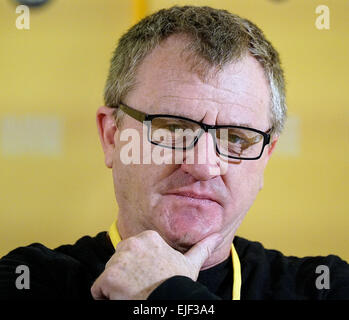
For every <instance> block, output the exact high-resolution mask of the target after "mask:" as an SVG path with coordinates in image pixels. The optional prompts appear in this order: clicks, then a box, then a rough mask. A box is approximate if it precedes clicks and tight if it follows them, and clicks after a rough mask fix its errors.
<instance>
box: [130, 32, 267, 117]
mask: <svg viewBox="0 0 349 320" xmlns="http://www.w3.org/2000/svg"><path fill="white" fill-rule="evenodd" d="M186 48H187V42H186V41H185V40H183V39H182V38H180V37H170V38H168V39H167V40H165V41H163V42H162V43H161V44H160V45H158V46H157V47H156V48H155V49H154V50H153V51H152V52H151V53H150V54H149V55H148V56H147V57H146V58H145V59H144V60H143V61H142V63H141V64H140V65H139V67H138V70H137V74H136V84H135V86H134V89H133V90H132V91H133V92H132V94H131V95H130V96H131V97H132V96H133V98H132V99H134V100H135V103H137V104H138V105H139V103H140V101H141V106H142V107H144V108H147V110H145V109H143V111H145V112H149V113H156V112H159V111H162V112H168V113H171V112H169V111H171V110H173V112H172V113H176V112H177V113H180V114H182V113H183V110H181V108H180V106H184V109H185V110H186V111H188V110H187V109H188V108H189V109H191V110H195V111H198V112H200V110H199V109H200V108H201V109H203V110H202V112H205V110H206V109H212V108H221V113H222V112H223V113H225V114H226V117H228V118H229V117H232V118H236V117H237V116H238V115H240V117H241V116H242V117H253V118H256V117H259V118H260V120H261V121H262V122H263V121H268V114H269V108H270V103H271V101H270V91H269V85H268V81H267V78H266V76H265V73H264V70H263V68H262V66H261V65H260V64H259V62H258V61H257V60H256V59H255V58H253V57H252V56H251V55H249V54H246V55H244V56H243V57H241V58H240V59H238V60H237V61H234V62H231V63H229V64H226V65H225V66H224V67H223V68H221V69H217V68H213V67H211V68H208V64H207V63H205V61H204V60H203V59H202V58H200V57H196V56H195V55H194V54H190V52H189V51H188V50H186ZM139 106H140V105H139ZM159 108H161V110H157V109H159ZM162 108H167V109H171V110H162ZM224 110H225V111H226V112H224ZM230 113H231V114H230ZM229 114H230V115H229ZM245 120H246V119H245Z"/></svg>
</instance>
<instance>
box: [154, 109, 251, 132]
mask: <svg viewBox="0 0 349 320" xmlns="http://www.w3.org/2000/svg"><path fill="white" fill-rule="evenodd" d="M151 114H159V115H171V116H176V117H183V118H186V119H188V120H193V121H196V122H201V123H205V122H203V121H202V119H200V120H196V119H192V118H189V117H188V116H187V115H186V114H183V113H179V112H176V111H175V110H174V109H173V108H171V109H170V108H166V107H165V108H164V109H162V110H161V112H160V113H159V112H155V113H151ZM205 124H207V123H205ZM214 125H216V126H233V127H234V126H236V127H246V128H251V129H252V128H254V126H253V125H251V124H250V123H246V122H233V123H228V124H214Z"/></svg>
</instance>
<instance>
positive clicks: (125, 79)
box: [104, 6, 287, 135]
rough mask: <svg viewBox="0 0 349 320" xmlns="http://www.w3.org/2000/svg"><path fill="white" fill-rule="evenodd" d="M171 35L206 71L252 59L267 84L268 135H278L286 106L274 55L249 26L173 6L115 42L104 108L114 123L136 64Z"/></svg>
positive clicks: (223, 15) (221, 14)
mask: <svg viewBox="0 0 349 320" xmlns="http://www.w3.org/2000/svg"><path fill="white" fill-rule="evenodd" d="M174 34H184V35H186V36H188V41H189V45H188V47H187V49H189V50H190V52H192V53H193V55H194V57H197V58H200V60H201V62H202V63H201V67H202V66H204V65H207V66H209V67H210V68H211V69H212V68H215V69H216V70H219V69H222V68H223V67H224V66H225V65H226V64H227V63H231V62H232V61H236V60H237V59H239V58H241V57H242V56H243V55H244V54H246V53H250V54H251V55H252V56H253V57H255V59H256V60H257V61H259V63H260V64H261V65H262V67H263V69H264V71H265V74H266V77H267V79H268V81H269V87H270V95H271V105H270V109H271V112H270V122H271V125H272V128H273V129H272V134H276V135H279V134H280V133H281V131H282V129H283V127H284V123H285V121H286V116H287V115H286V113H287V106H286V98H285V79H284V73H283V70H282V68H281V62H280V58H279V54H278V52H277V51H276V50H275V49H274V47H273V46H272V44H271V43H270V42H269V41H268V40H267V39H266V38H265V36H264V34H263V32H262V30H261V29H259V28H258V27H257V26H256V25H255V24H253V23H252V22H250V21H249V20H247V19H244V18H241V17H239V16H238V15H235V14H232V13H230V12H228V11H226V10H221V9H214V8H210V7H196V6H181V7H180V6H174V7H171V8H169V9H162V10H159V11H157V12H155V13H153V14H152V15H149V16H147V17H145V18H144V19H142V20H141V21H140V22H138V23H137V24H136V25H134V26H133V27H131V28H130V29H129V30H128V31H127V32H126V33H125V34H124V35H123V36H122V37H121V38H120V40H119V43H118V46H117V47H116V49H115V51H114V54H113V57H112V59H111V63H110V69H109V74H108V78H107V82H106V86H105V90H104V102H105V105H106V106H108V107H111V108H115V109H116V110H115V112H114V115H115V116H116V117H117V115H118V112H117V110H118V108H117V107H118V104H119V103H120V101H121V100H122V99H123V98H124V97H125V96H126V95H127V93H128V92H129V91H130V90H131V89H132V88H133V86H134V84H135V75H136V72H137V67H138V66H139V64H140V63H141V62H142V61H143V59H144V58H145V57H146V55H148V54H149V53H150V52H151V51H152V50H153V49H154V48H155V47H156V46H157V45H158V44H159V43H160V42H161V41H162V40H164V39H166V38H168V37H169V36H171V35H174ZM196 62H198V59H196ZM201 69H205V68H201ZM206 69H207V68H206ZM204 72H206V73H207V70H206V71H204Z"/></svg>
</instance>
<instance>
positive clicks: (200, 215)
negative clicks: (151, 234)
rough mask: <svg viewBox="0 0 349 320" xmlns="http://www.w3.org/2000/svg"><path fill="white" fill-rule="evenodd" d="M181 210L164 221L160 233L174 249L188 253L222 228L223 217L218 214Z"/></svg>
mask: <svg viewBox="0 0 349 320" xmlns="http://www.w3.org/2000/svg"><path fill="white" fill-rule="evenodd" d="M189 211H190V212H188V210H180V211H177V212H176V213H173V214H171V215H168V216H167V219H165V220H162V223H161V225H160V226H158V227H159V228H158V229H159V233H160V234H161V235H162V237H163V238H164V240H165V241H166V242H167V243H168V244H169V245H170V246H171V247H172V248H174V249H176V250H178V251H180V252H186V251H187V250H189V249H190V248H191V247H192V246H193V245H195V244H196V243H198V242H199V241H201V240H203V239H204V238H206V237H207V236H209V235H210V234H212V233H215V232H219V231H220V230H221V228H222V224H223V221H222V215H220V214H218V213H217V212H214V213H209V212H206V214H205V212H193V210H189Z"/></svg>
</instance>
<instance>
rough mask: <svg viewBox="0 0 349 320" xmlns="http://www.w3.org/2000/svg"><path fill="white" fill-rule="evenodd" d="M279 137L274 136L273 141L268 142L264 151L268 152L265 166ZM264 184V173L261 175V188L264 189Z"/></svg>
mask: <svg viewBox="0 0 349 320" xmlns="http://www.w3.org/2000/svg"><path fill="white" fill-rule="evenodd" d="M278 139H279V137H278V136H275V137H273V140H272V142H271V143H270V144H268V145H267V148H266V150H264V152H267V155H266V157H265V162H264V166H266V165H267V163H268V161H269V159H270V157H271V155H272V153H273V152H274V150H275V146H276V143H277V142H278ZM263 185H264V174H262V175H261V179H260V182H259V190H262V188H263Z"/></svg>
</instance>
